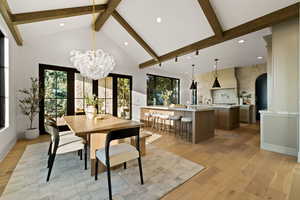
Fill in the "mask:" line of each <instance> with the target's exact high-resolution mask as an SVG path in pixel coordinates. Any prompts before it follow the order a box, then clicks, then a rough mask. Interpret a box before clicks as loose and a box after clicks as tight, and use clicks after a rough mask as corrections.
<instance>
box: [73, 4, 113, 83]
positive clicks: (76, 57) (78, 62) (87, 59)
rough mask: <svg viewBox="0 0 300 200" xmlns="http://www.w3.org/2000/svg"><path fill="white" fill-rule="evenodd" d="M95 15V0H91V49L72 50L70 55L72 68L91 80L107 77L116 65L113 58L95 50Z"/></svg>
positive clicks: (100, 50) (99, 50)
mask: <svg viewBox="0 0 300 200" xmlns="http://www.w3.org/2000/svg"><path fill="white" fill-rule="evenodd" d="M96 15H97V13H96V11H95V0H93V30H92V31H93V32H92V33H93V37H92V41H93V49H92V50H87V51H85V52H81V51H78V50H73V51H71V53H70V54H71V62H72V63H73V66H74V67H75V68H76V69H77V70H78V71H80V74H81V75H82V76H83V77H87V78H90V79H93V80H98V79H101V78H105V77H107V76H108V74H109V73H110V72H111V71H112V70H113V69H114V67H115V65H116V63H115V60H114V58H113V57H112V56H111V55H110V54H108V53H106V52H104V51H103V50H102V49H97V50H96V31H95V22H96Z"/></svg>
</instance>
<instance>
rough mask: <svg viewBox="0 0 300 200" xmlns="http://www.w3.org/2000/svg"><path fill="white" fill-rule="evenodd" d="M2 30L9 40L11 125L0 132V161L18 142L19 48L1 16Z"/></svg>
mask: <svg viewBox="0 0 300 200" xmlns="http://www.w3.org/2000/svg"><path fill="white" fill-rule="evenodd" d="M0 30H1V31H2V32H3V33H4V34H5V35H6V36H7V37H8V39H9V91H8V93H9V110H8V114H9V124H8V127H7V128H5V129H2V130H0V161H1V160H2V159H3V158H4V157H5V155H6V154H7V153H8V152H9V150H10V149H11V148H12V147H13V146H14V144H15V142H16V139H17V137H16V126H15V124H16V121H15V103H14V102H15V90H14V82H15V78H14V71H15V69H16V67H17V59H16V57H17V55H18V50H19V49H18V47H17V45H16V43H15V41H14V39H13V38H12V36H11V34H10V32H9V30H8V28H7V26H6V24H5V22H4V20H3V18H2V17H1V16H0Z"/></svg>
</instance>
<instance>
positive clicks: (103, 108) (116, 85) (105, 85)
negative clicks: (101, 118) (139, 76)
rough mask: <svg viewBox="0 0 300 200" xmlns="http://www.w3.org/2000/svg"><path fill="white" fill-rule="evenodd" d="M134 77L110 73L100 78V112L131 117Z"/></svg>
mask: <svg viewBox="0 0 300 200" xmlns="http://www.w3.org/2000/svg"><path fill="white" fill-rule="evenodd" d="M131 93H132V77H131V76H125V75H119V74H110V75H109V76H108V77H106V78H104V79H101V80H98V98H99V102H100V103H99V107H98V112H99V113H101V114H104V113H107V114H112V115H114V116H116V117H120V118H124V119H131V116H132V114H131V105H132V103H131V97H132V96H131Z"/></svg>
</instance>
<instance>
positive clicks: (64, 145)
mask: <svg viewBox="0 0 300 200" xmlns="http://www.w3.org/2000/svg"><path fill="white" fill-rule="evenodd" d="M44 126H45V130H46V131H47V132H48V133H49V134H50V135H51V142H52V145H51V149H50V155H49V157H48V175H47V182H48V181H49V179H50V175H51V171H52V168H53V164H54V161H55V157H56V154H66V153H71V152H76V151H81V152H82V151H83V149H84V155H85V158H84V168H85V170H86V169H87V144H86V142H85V141H84V140H83V139H82V138H80V137H77V136H74V137H62V138H61V136H60V134H59V131H58V128H57V126H56V123H54V122H51V121H47V120H46V121H45V124H44ZM76 137H77V138H76ZM81 155H82V154H81ZM81 159H82V156H81Z"/></svg>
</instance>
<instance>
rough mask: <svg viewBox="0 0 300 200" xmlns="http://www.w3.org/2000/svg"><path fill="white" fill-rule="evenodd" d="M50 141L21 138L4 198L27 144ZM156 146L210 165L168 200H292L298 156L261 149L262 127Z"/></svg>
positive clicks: (6, 169) (0, 177)
mask: <svg viewBox="0 0 300 200" xmlns="http://www.w3.org/2000/svg"><path fill="white" fill-rule="evenodd" d="M44 141H48V137H47V136H42V137H40V138H39V139H37V140H35V141H30V142H29V141H25V140H22V141H19V142H18V143H17V144H16V146H15V147H14V148H13V150H12V151H11V152H10V153H9V155H8V156H7V157H6V158H5V160H4V161H3V162H1V163H0V196H1V194H2V192H3V190H4V188H5V186H6V184H7V182H8V180H9V177H10V175H11V174H12V172H13V170H14V168H15V166H16V164H17V162H18V160H19V158H20V157H21V156H22V153H23V152H24V150H25V147H26V146H27V145H29V144H33V143H39V142H44ZM153 144H154V145H156V146H158V147H159V148H162V149H164V150H166V151H170V152H173V153H175V154H177V155H180V156H182V157H184V158H186V159H188V160H191V161H193V162H196V163H199V164H201V165H203V166H205V167H206V169H205V170H204V171H203V172H201V173H199V174H198V175H196V176H194V177H193V178H192V179H190V180H189V181H187V182H186V183H185V184H183V185H181V186H180V187H178V188H176V189H175V190H173V191H172V192H170V193H169V194H168V195H166V196H165V197H163V198H162V199H163V200H169V199H170V200H177V199H178V200H179V199H180V200H191V199H193V200H194V199H195V200H198V199H205V200H212V199H214V200H223V199H226V200H227V199H230V200H286V199H288V195H289V193H290V189H291V186H292V180H293V176H294V173H295V171H296V170H299V169H300V164H297V163H296V158H295V157H291V156H285V155H281V154H277V153H272V152H268V151H263V150H260V149H259V127H258V126H257V125H242V126H241V127H240V128H239V129H236V130H234V131H222V130H217V132H216V137H215V138H213V139H210V140H208V141H205V142H202V143H201V144H194V145H193V144H189V143H186V142H184V141H182V140H180V139H178V138H175V137H174V136H173V135H172V134H164V136H163V137H162V138H160V139H159V140H157V141H155V142H154V143H153ZM293 187H294V186H293Z"/></svg>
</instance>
